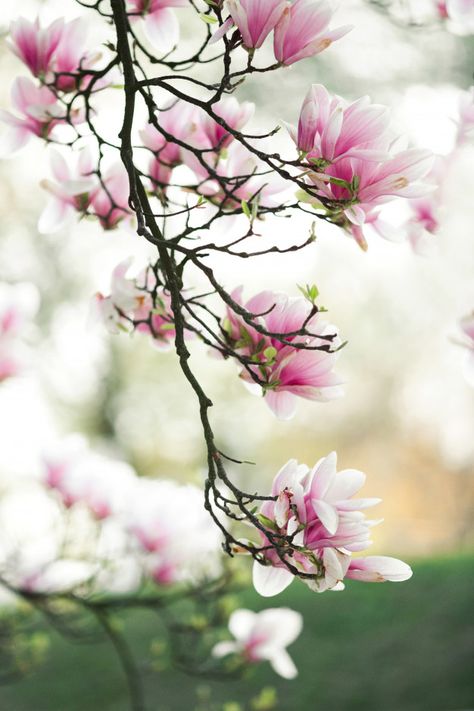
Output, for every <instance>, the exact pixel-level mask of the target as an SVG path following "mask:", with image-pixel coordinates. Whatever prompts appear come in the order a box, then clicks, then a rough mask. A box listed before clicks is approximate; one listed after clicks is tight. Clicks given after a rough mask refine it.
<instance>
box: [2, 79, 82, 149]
mask: <svg viewBox="0 0 474 711" xmlns="http://www.w3.org/2000/svg"><path fill="white" fill-rule="evenodd" d="M11 95H12V104H13V107H14V109H15V110H16V111H17V113H18V114H20V116H16V115H14V114H11V113H10V112H8V111H0V121H1V122H3V123H5V124H7V126H8V129H7V132H6V133H5V134H4V135H3V137H2V144H3V145H2V153H3V154H9V153H13V152H14V151H17V150H19V149H20V148H22V147H23V146H24V145H25V144H26V143H27V142H28V140H29V138H30V136H32V135H33V136H39V137H40V138H48V137H49V136H50V135H51V133H52V131H53V129H54V128H55V127H56V126H57V125H58V124H60V123H64V121H65V108H64V107H62V106H61V105H60V104H59V103H58V102H57V99H56V97H55V95H54V94H53V92H52V91H50V90H49V89H48V88H47V87H45V86H41V87H38V86H36V84H34V83H33V82H32V81H31V79H28V77H17V79H15V81H14V83H13V86H12V92H11ZM70 120H71V121H72V122H73V123H80V122H81V121H82V120H83V115H82V114H81V113H80V112H79V111H72V112H71V116H70Z"/></svg>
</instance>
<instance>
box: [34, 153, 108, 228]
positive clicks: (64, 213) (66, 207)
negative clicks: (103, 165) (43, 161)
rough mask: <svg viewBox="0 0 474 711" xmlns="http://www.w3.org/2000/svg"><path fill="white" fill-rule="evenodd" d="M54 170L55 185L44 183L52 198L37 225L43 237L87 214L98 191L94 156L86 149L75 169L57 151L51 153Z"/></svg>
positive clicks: (44, 181) (42, 184) (47, 181)
mask: <svg viewBox="0 0 474 711" xmlns="http://www.w3.org/2000/svg"><path fill="white" fill-rule="evenodd" d="M51 169H52V173H53V176H54V178H55V182H53V181H51V180H43V181H42V182H41V186H42V187H43V188H44V189H45V190H47V191H48V193H49V194H50V196H51V197H50V199H49V201H48V203H47V204H46V207H45V208H44V210H43V212H42V213H41V217H40V219H39V222H38V230H39V232H41V233H48V232H56V231H57V230H59V229H61V227H63V225H64V224H65V223H66V222H67V220H68V219H69V218H70V217H71V216H72V215H73V214H75V213H76V212H79V213H84V212H85V211H86V210H87V208H88V206H89V203H90V200H91V197H92V194H93V191H94V190H96V189H98V181H97V179H96V178H94V177H93V176H92V172H93V170H94V165H93V161H92V155H91V153H90V152H89V151H88V150H87V149H86V148H84V149H83V150H82V151H81V152H80V153H79V154H78V156H77V160H76V165H75V166H74V168H71V167H70V165H69V164H68V163H67V162H66V161H65V159H64V158H63V156H62V155H61V154H60V153H59V152H58V151H55V150H53V151H51Z"/></svg>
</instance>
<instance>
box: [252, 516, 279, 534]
mask: <svg viewBox="0 0 474 711" xmlns="http://www.w3.org/2000/svg"><path fill="white" fill-rule="evenodd" d="M257 518H258V520H259V521H260V523H262V524H263V525H264V526H265V528H268V529H269V530H270V531H274V532H275V533H278V532H279V529H278V526H277V525H276V523H275V521H272V520H271V518H267V516H264V515H263V514H262V513H260V514H258V515H257Z"/></svg>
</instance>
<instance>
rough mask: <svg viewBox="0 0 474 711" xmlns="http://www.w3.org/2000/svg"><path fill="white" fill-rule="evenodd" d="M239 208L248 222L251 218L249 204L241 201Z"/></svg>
mask: <svg viewBox="0 0 474 711" xmlns="http://www.w3.org/2000/svg"><path fill="white" fill-rule="evenodd" d="M240 206H241V208H242V212H243V213H244V215H245V217H247V218H248V219H249V220H250V219H251V218H252V215H251V212H250V208H249V204H248V202H247V200H242V202H241V203H240Z"/></svg>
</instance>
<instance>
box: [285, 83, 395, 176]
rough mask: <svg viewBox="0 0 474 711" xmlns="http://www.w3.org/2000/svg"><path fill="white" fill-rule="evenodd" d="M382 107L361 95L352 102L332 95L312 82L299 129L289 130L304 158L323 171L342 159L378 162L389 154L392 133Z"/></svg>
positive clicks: (386, 113)
mask: <svg viewBox="0 0 474 711" xmlns="http://www.w3.org/2000/svg"><path fill="white" fill-rule="evenodd" d="M388 124H389V116H388V110H387V108H386V107H384V106H380V105H377V104H371V102H370V98H369V97H368V96H364V97H362V98H361V99H358V100H357V101H354V102H353V103H352V104H349V103H348V102H346V101H344V99H341V98H340V97H339V96H331V95H330V94H329V92H328V90H327V89H326V88H325V87H324V86H322V85H321V84H313V85H312V86H311V88H310V89H309V91H308V93H307V94H306V97H305V99H304V102H303V105H302V107H301V112H300V117H299V121H298V131H297V133H296V132H295V130H294V128H292V127H291V126H290V127H289V128H290V133H291V135H292V138H293V140H294V141H295V143H296V145H297V146H298V149H299V150H300V151H302V152H304V153H307V154H308V155H307V160H308V162H309V163H311V164H312V165H314V166H319V167H320V168H321V170H323V169H324V168H325V167H326V165H329V164H331V163H335V162H337V161H338V160H340V159H341V158H349V157H351V158H361V159H364V160H369V161H373V160H375V161H381V160H384V159H386V158H388V157H389V155H388V152H387V151H388V147H389V145H390V143H391V140H392V136H391V135H390V134H389V132H388Z"/></svg>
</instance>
